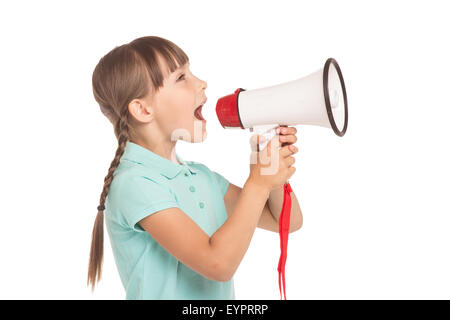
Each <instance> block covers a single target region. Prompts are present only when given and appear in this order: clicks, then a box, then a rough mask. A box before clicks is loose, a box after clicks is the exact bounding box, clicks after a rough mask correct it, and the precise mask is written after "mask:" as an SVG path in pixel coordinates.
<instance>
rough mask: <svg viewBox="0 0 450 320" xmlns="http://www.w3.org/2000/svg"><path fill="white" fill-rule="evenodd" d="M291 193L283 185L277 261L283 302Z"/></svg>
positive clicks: (289, 189) (288, 188) (289, 186)
mask: <svg viewBox="0 0 450 320" xmlns="http://www.w3.org/2000/svg"><path fill="white" fill-rule="evenodd" d="M291 192H292V188H291V185H290V184H289V183H285V184H284V197H283V206H282V208H281V213H280V218H279V219H278V221H279V233H280V248H281V255H280V260H279V261H278V285H279V287H280V297H281V298H280V300H283V295H282V293H281V277H282V276H283V292H284V300H286V283H285V276H284V267H285V265H286V259H287V244H288V237H289V222H290V218H291Z"/></svg>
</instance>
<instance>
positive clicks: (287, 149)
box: [280, 144, 298, 157]
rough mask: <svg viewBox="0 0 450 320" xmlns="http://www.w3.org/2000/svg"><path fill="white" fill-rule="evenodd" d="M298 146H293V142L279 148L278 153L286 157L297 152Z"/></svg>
mask: <svg viewBox="0 0 450 320" xmlns="http://www.w3.org/2000/svg"><path fill="white" fill-rule="evenodd" d="M297 151H298V148H297V147H296V146H294V145H293V144H290V145H287V146H284V147H282V148H281V149H280V155H281V156H282V157H287V156H290V155H291V154H295V153H297Z"/></svg>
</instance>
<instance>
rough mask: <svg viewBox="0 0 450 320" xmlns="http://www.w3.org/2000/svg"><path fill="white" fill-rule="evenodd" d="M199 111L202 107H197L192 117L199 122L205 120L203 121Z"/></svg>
mask: <svg viewBox="0 0 450 320" xmlns="http://www.w3.org/2000/svg"><path fill="white" fill-rule="evenodd" d="M201 110H202V107H198V108H197V109H195V112H194V115H195V117H196V118H197V119H199V120H205V119H203V116H202V111H201Z"/></svg>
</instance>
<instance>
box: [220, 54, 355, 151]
mask: <svg viewBox="0 0 450 320" xmlns="http://www.w3.org/2000/svg"><path fill="white" fill-rule="evenodd" d="M216 113H217V117H218V119H219V122H220V124H221V125H222V127H223V128H242V129H245V128H251V129H252V130H254V131H256V132H257V133H258V132H259V134H262V135H264V136H265V137H266V138H268V139H267V140H266V143H268V140H270V139H271V136H273V135H274V132H275V130H274V128H276V127H278V126H279V125H288V126H289V125H298V124H305V125H315V126H322V127H327V128H332V129H333V131H334V133H335V134H336V135H338V136H340V137H342V136H343V135H344V134H345V132H346V130H347V124H348V106H347V92H346V90H345V84H344V78H343V76H342V72H341V69H340V67H339V65H338V63H337V61H336V60H335V59H333V58H329V59H327V61H326V62H325V65H324V67H323V68H321V69H319V70H317V71H316V72H314V73H311V74H310V75H308V76H306V77H303V78H300V79H297V80H294V81H289V82H285V83H282V84H278V85H275V86H270V87H265V88H259V89H253V90H245V89H242V88H238V89H237V90H236V91H235V92H234V93H233V94H230V95H227V96H224V97H222V98H220V99H219V100H218V101H217V104H216ZM268 132H270V134H269V136H267V135H266V134H267V133H268Z"/></svg>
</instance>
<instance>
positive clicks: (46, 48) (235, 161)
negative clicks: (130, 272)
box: [0, 0, 450, 299]
mask: <svg viewBox="0 0 450 320" xmlns="http://www.w3.org/2000/svg"><path fill="white" fill-rule="evenodd" d="M447 8H448V7H447V6H446V5H445V2H444V1H426V2H425V1H422V2H417V1H395V2H394V1H377V2H370V3H369V2H366V1H364V2H362V1H339V2H337V1H314V2H313V3H312V2H306V1H305V2H300V1H280V0H277V1H223V2H218V1H179V2H174V1H126V2H125V1H121V2H119V1H89V2H87V1H86V2H71V3H69V2H67V1H64V2H62V1H14V2H12V1H11V2H5V1H3V2H1V5H0V30H1V31H0V32H1V39H2V43H1V51H0V55H1V59H0V94H1V99H0V103H1V118H0V119H1V126H0V130H1V132H0V133H1V137H2V139H1V157H0V161H1V163H0V169H1V179H0V187H1V199H2V200H1V209H0V212H1V220H0V223H1V224H0V225H1V232H0V252H1V255H0V298H2V299H17V298H24V299H123V298H124V297H125V293H124V290H123V288H122V284H121V283H120V279H119V275H118V272H117V270H116V266H115V263H114V260H113V256H112V251H111V247H110V245H109V238H108V237H107V233H106V229H105V259H104V272H103V278H102V281H101V282H100V284H99V286H98V288H97V290H96V291H94V293H91V291H90V289H88V287H87V286H86V279H87V265H88V255H89V246H90V236H91V230H92V225H93V223H94V219H95V215H96V213H97V211H96V207H97V205H98V201H99V198H100V193H101V190H102V187H103V179H104V177H105V176H106V173H107V170H108V168H109V165H110V163H111V161H112V159H113V157H114V153H115V151H116V143H117V142H116V140H115V136H114V134H113V128H112V126H111V124H110V123H109V122H108V120H107V119H106V118H105V117H104V116H103V114H102V113H101V112H100V109H99V107H98V105H97V104H96V102H95V100H94V98H93V94H92V88H91V76H92V72H93V69H94V67H95V65H96V64H97V62H98V60H99V59H100V58H101V57H102V56H103V55H104V54H106V53H107V52H108V51H110V50H111V49H113V48H114V47H115V46H118V45H121V44H124V43H127V42H130V41H132V40H133V39H135V38H138V37H141V36H146V35H157V36H161V37H164V38H167V39H169V40H171V41H173V42H175V43H176V44H177V45H178V46H180V47H181V48H182V49H183V50H184V51H185V52H186V53H187V54H188V56H189V57H190V61H191V70H192V72H194V74H196V75H197V76H198V77H200V78H202V79H204V80H206V81H207V82H208V88H207V90H206V95H207V97H208V103H207V104H206V106H205V108H204V110H203V114H204V116H205V117H206V119H207V120H208V125H207V130H208V137H207V139H206V141H205V142H203V143H198V144H188V143H185V142H179V143H178V146H177V152H178V153H179V154H180V155H181V156H182V158H183V159H185V160H194V161H199V162H202V163H204V164H206V165H207V166H208V167H209V168H210V169H212V170H215V171H217V172H219V173H221V174H222V175H224V176H225V177H226V178H227V179H228V180H229V181H231V182H232V183H234V184H237V185H239V186H242V185H243V184H244V182H245V181H246V179H247V177H248V173H249V172H248V167H249V166H248V163H249V155H250V145H249V142H248V140H249V137H250V136H251V133H250V132H249V131H248V130H245V131H244V130H225V129H223V128H222V127H221V126H220V123H219V122H218V120H217V117H216V114H215V102H216V101H217V99H218V98H219V97H221V96H224V95H227V94H230V93H232V92H234V90H235V89H237V88H239V87H242V88H245V89H247V90H250V89H256V88H261V87H265V86H269V85H275V84H279V83H283V82H287V81H290V80H294V79H298V78H301V77H303V76H306V75H308V74H309V73H311V72H314V71H316V70H318V69H319V68H321V67H322V66H323V63H324V62H325V60H326V59H327V58H328V57H334V58H335V59H336V60H337V61H338V62H339V64H340V67H341V69H342V72H343V75H344V79H345V84H346V87H347V93H348V101H349V126H348V131H347V133H346V135H345V136H344V137H343V138H340V137H338V136H336V135H334V133H333V132H332V130H331V129H327V128H322V127H312V126H297V129H298V135H297V136H298V139H299V140H298V142H297V143H296V145H297V146H298V147H299V152H298V154H297V155H296V160H297V162H296V164H295V166H296V168H297V172H296V173H295V175H294V176H293V177H292V178H291V180H290V182H291V186H292V187H293V189H294V192H295V193H296V195H297V197H298V199H299V202H300V206H301V208H302V211H303V215H304V226H303V228H302V229H300V231H298V232H296V233H293V234H291V235H290V238H289V246H288V259H287V263H286V281H287V283H286V288H287V298H288V299H449V298H450V293H449V290H450V289H449V288H450V273H449V270H450V255H449V244H450V232H449V227H450V216H449V215H450V204H449V189H450V188H449V180H450V170H449V163H450V152H449V137H450V129H449V121H450V102H449V95H448V92H449V85H450V83H449V77H448V75H449V72H450V67H449V63H448V57H449V56H450V45H449V41H448V32H449V30H450V22H449V20H448V10H447ZM274 107H276V106H274ZM279 250H280V248H279V237H278V234H277V233H272V232H269V231H265V230H262V229H257V230H256V232H255V234H254V236H253V239H252V242H251V245H250V247H249V249H248V251H247V254H246V255H245V257H244V259H243V261H242V263H241V265H240V267H239V269H238V271H237V273H236V274H235V276H234V281H235V288H236V298H237V299H279V297H280V296H279V291H278V274H277V271H276V268H277V265H278V258H279Z"/></svg>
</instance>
